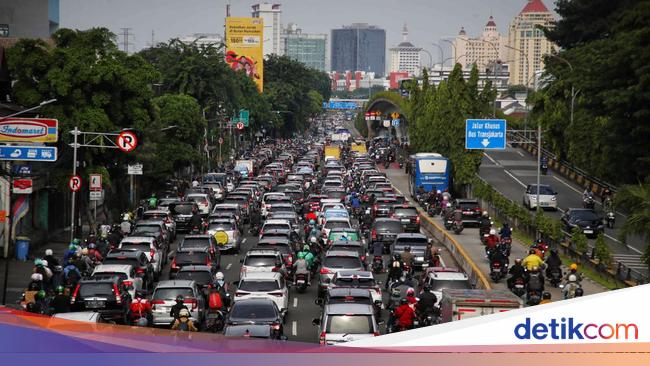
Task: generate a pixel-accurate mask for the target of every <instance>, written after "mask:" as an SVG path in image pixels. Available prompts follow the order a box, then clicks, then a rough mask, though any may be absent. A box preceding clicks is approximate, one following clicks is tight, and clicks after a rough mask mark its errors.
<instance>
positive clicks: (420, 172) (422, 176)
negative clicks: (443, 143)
mask: <svg viewBox="0 0 650 366" xmlns="http://www.w3.org/2000/svg"><path fill="white" fill-rule="evenodd" d="M410 158H411V171H410V173H409V174H410V177H409V190H410V191H411V195H413V197H415V193H416V191H417V189H418V187H419V186H423V187H424V190H425V191H427V192H430V191H435V190H441V191H444V190H445V189H449V190H451V187H450V184H451V162H450V161H449V159H447V158H445V157H444V156H442V155H440V154H437V153H418V154H415V155H411V156H410Z"/></svg>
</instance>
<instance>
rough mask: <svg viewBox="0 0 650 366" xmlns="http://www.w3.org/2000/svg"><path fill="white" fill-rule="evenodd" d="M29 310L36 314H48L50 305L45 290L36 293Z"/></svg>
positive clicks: (28, 307)
mask: <svg viewBox="0 0 650 366" xmlns="http://www.w3.org/2000/svg"><path fill="white" fill-rule="evenodd" d="M27 311H29V312H30V313H36V314H47V313H48V312H49V305H48V303H47V296H46V294H45V291H44V290H40V291H38V292H37V293H36V296H35V298H34V302H33V303H30V304H28V306H27Z"/></svg>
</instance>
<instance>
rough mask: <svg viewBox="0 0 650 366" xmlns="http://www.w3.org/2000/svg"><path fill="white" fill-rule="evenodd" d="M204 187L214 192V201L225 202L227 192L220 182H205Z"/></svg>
mask: <svg viewBox="0 0 650 366" xmlns="http://www.w3.org/2000/svg"><path fill="white" fill-rule="evenodd" d="M203 187H208V188H210V190H211V191H212V199H213V200H214V201H217V202H218V201H221V200H223V197H224V196H225V191H226V190H225V189H224V188H223V186H222V185H221V183H220V182H211V183H206V182H203Z"/></svg>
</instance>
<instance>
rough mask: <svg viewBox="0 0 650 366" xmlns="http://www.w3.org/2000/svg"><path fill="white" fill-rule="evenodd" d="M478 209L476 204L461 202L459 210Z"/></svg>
mask: <svg viewBox="0 0 650 366" xmlns="http://www.w3.org/2000/svg"><path fill="white" fill-rule="evenodd" d="M477 208H479V204H478V203H476V202H461V203H460V209H461V210H463V211H477V212H478V211H479V210H477Z"/></svg>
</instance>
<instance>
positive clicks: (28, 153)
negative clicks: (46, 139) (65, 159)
mask: <svg viewBox="0 0 650 366" xmlns="http://www.w3.org/2000/svg"><path fill="white" fill-rule="evenodd" d="M56 157H57V148H56V147H50V146H8V145H7V146H0V160H26V161H56Z"/></svg>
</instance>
